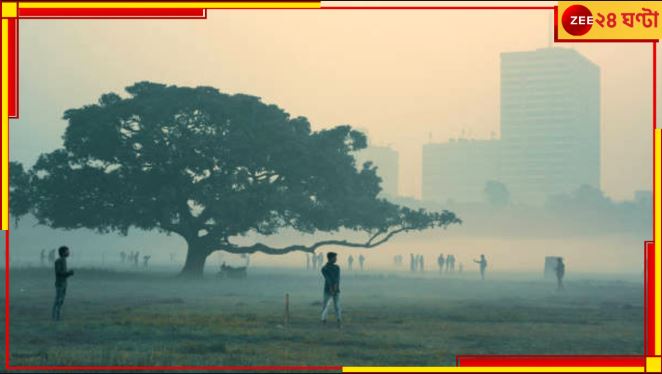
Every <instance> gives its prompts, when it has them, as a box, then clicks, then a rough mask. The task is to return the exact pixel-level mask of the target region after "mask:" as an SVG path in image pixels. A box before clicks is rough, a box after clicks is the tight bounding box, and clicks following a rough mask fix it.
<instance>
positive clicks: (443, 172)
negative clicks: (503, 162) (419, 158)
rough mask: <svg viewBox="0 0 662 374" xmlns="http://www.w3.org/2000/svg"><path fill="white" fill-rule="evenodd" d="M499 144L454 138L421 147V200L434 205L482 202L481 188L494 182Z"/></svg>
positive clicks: (491, 141)
mask: <svg viewBox="0 0 662 374" xmlns="http://www.w3.org/2000/svg"><path fill="white" fill-rule="evenodd" d="M498 144H499V142H497V141H494V140H467V139H458V140H452V141H450V142H447V143H439V144H424V145H423V183H422V189H423V191H422V198H423V200H427V201H436V202H442V203H444V202H448V201H455V202H477V201H483V200H485V196H484V192H483V190H484V188H485V184H486V183H487V181H489V180H495V179H498V175H497V166H498V159H497V156H498V154H499V148H498Z"/></svg>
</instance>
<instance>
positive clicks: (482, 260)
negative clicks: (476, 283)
mask: <svg viewBox="0 0 662 374" xmlns="http://www.w3.org/2000/svg"><path fill="white" fill-rule="evenodd" d="M474 262H475V263H477V264H478V265H479V266H480V279H481V280H485V269H486V268H487V259H486V258H485V255H480V260H474Z"/></svg>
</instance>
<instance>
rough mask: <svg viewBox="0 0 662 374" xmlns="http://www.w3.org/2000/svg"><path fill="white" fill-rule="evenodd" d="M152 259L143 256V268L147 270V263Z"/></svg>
mask: <svg viewBox="0 0 662 374" xmlns="http://www.w3.org/2000/svg"><path fill="white" fill-rule="evenodd" d="M150 258H152V256H143V267H144V268H145V269H147V263H148V262H149V259H150Z"/></svg>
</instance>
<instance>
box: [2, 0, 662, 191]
mask: <svg viewBox="0 0 662 374" xmlns="http://www.w3.org/2000/svg"><path fill="white" fill-rule="evenodd" d="M428 5H429V4H428ZM549 32H550V30H549V13H548V12H547V11H540V10H531V11H522V10H518V11H504V10H500V11H461V10H452V11H442V10H435V11H419V10H416V11H393V10H388V11H387V10H369V11H366V10H347V11H345V10H291V11H290V10H278V11H268V10H228V11H220V10H216V11H210V12H209V18H208V19H207V20H170V21H161V20H147V21H145V20H143V21H139V20H113V21H99V20H94V21H92V20H66V21H62V20H22V21H21V23H20V34H19V35H20V116H21V119H20V120H18V121H12V124H11V158H12V159H13V160H19V161H22V162H25V163H27V164H28V165H32V163H33V162H34V161H35V160H36V158H37V156H38V155H39V154H40V153H42V152H46V151H51V150H53V149H55V148H57V147H59V146H60V145H61V135H62V133H63V131H64V128H65V123H64V121H62V120H61V117H62V113H63V112H64V110H66V109H68V108H73V107H79V106H82V105H84V104H89V103H94V102H96V100H97V99H98V97H99V95H101V94H102V93H105V92H110V91H112V92H121V91H122V90H123V88H124V87H126V86H128V85H131V84H133V83H134V82H136V81H142V80H150V81H155V82H162V83H167V84H176V85H191V86H196V85H209V86H214V87H217V88H219V89H220V90H221V91H223V92H226V93H247V94H252V95H256V96H260V97H262V98H263V100H264V101H265V102H267V103H274V104H277V105H279V106H281V107H282V108H284V109H285V110H287V111H288V112H289V113H291V114H292V115H293V116H299V115H303V116H306V117H308V118H309V120H310V121H311V123H312V125H313V127H314V128H315V129H320V128H325V127H329V126H334V125H338V124H344V123H348V124H351V125H354V126H356V127H360V128H363V129H367V130H368V132H369V135H370V137H371V140H372V142H373V143H375V144H380V145H391V146H392V147H394V148H395V149H396V150H398V151H399V152H400V193H401V194H403V195H411V196H417V197H418V196H420V185H421V183H420V178H421V175H420V174H421V171H420V169H421V165H420V161H421V160H420V157H421V156H420V152H421V149H420V148H421V145H422V144H423V143H426V142H428V140H429V139H430V136H431V138H432V140H433V141H435V142H439V141H444V140H446V139H447V138H449V137H455V136H458V135H460V133H461V131H462V129H466V131H467V133H469V134H471V135H472V136H473V137H476V138H488V137H489V136H490V133H491V132H493V131H494V132H496V133H497V134H498V126H499V54H500V53H502V52H509V51H522V50H532V49H536V48H542V47H546V46H547V44H548V40H549ZM559 46H561V47H564V48H569V47H571V48H576V49H577V50H578V51H579V52H580V53H582V54H584V55H585V56H587V57H588V58H589V59H591V60H592V61H593V62H595V63H597V64H598V65H599V66H600V67H601V69H602V164H603V167H602V188H603V189H604V190H605V191H606V193H607V194H608V195H609V196H611V197H613V198H616V199H627V198H631V197H632V193H633V191H635V190H641V189H651V183H652V182H651V168H652V165H651V148H652V139H651V131H650V129H651V87H652V84H651V77H652V72H651V61H652V47H651V46H650V44H625V43H614V44H593V43H584V44H579V43H578V44H569V43H563V44H562V45H559Z"/></svg>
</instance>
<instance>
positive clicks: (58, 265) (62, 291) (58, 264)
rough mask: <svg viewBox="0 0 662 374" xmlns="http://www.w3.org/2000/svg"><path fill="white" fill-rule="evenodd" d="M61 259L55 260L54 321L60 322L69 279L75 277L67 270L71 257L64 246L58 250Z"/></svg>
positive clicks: (71, 271) (72, 272)
mask: <svg viewBox="0 0 662 374" xmlns="http://www.w3.org/2000/svg"><path fill="white" fill-rule="evenodd" d="M58 253H59V254H60V258H58V259H57V260H55V303H54V304H53V313H52V317H53V321H59V320H60V312H61V310H62V304H63V303H64V296H65V295H66V294H67V278H69V277H70V276H72V275H74V271H73V270H67V257H69V248H68V247H65V246H62V247H60V248H59V249H58Z"/></svg>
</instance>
